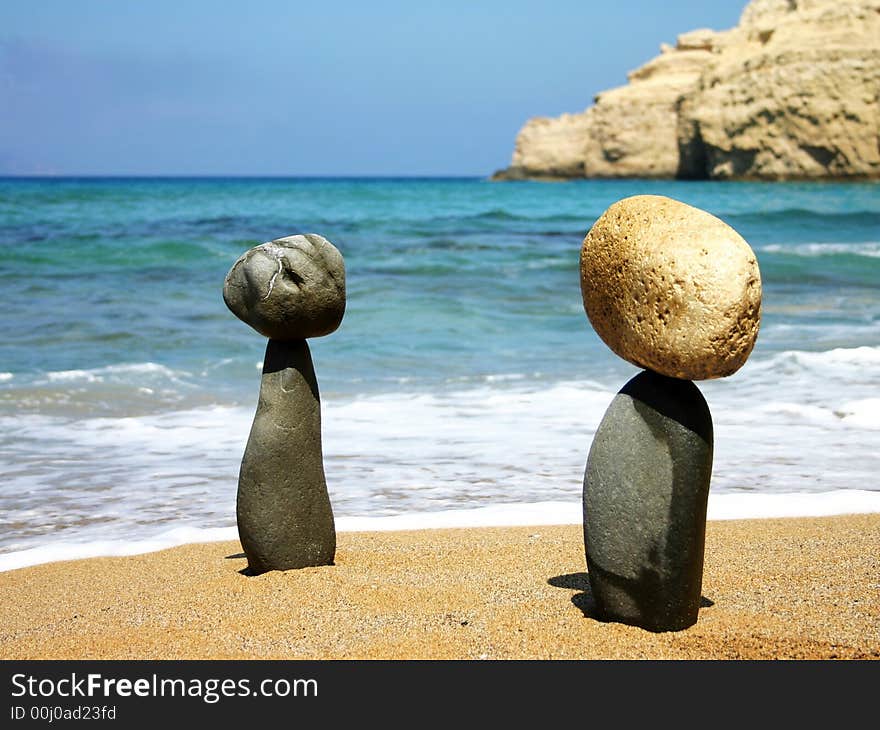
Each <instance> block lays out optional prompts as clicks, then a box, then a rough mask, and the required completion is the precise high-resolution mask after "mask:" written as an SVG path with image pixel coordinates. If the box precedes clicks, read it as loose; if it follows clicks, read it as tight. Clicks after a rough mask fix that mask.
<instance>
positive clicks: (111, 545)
mask: <svg viewBox="0 0 880 730" xmlns="http://www.w3.org/2000/svg"><path fill="white" fill-rule="evenodd" d="M875 512H880V491H877V492H874V491H867V490H847V489H841V490H835V491H831V492H821V493H786V494H782V493H780V494H767V493H758V492H736V493H732V492H725V493H719V494H712V493H710V495H709V507H708V515H707V516H708V519H709V520H713V521H715V520H719V521H720V520H747V519H772V518H798V517H801V518H803V517H829V516H833V515H845V514H869V513H875ZM581 519H582V515H581V505H580V502H536V503H520V504H500V505H492V506H488V507H477V508H473V509H461V510H443V511H438V512H418V513H407V514H401V515H390V516H379V517H358V516H351V517H347V516H340V517H337V518H336V529H337V531H338V532H393V531H405V530H429V529H451V528H468V527H470V528H473V527H477V528H479V527H523V526H532V525H535V526H539V525H575V524H579V523H580V522H581ZM237 539H238V532H237V529H236V528H235V527H234V526H231V527H216V528H199V527H190V526H184V527H176V528H172V529H170V530H167V531H165V532H162V533H160V534H158V535H156V536H155V537H151V538H147V539H142V540H136V541H123V540H102V541H94V540H93V541H90V542H82V543H77V542H57V543H51V544H48V545H42V546H40V547H36V548H30V549H27V550H20V551H16V552H10V553H5V554H2V555H0V572H4V571H9V570H15V569H17V568H25V567H29V566H33V565H41V564H44V563H52V562H59V561H65V560H79V559H83V558H95V557H112V556H124V555H141V554H145V553H151V552H156V551H158V550H164V549H166V548H171V547H177V546H181V545H190V544H197V543H210V542H223V541H229V540H237Z"/></svg>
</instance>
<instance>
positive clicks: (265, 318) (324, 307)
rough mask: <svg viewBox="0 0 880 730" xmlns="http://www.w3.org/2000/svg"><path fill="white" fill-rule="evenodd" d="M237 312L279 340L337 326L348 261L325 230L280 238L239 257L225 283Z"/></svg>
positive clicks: (225, 291) (229, 303)
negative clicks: (322, 232)
mask: <svg viewBox="0 0 880 730" xmlns="http://www.w3.org/2000/svg"><path fill="white" fill-rule="evenodd" d="M223 300H224V301H225V302H226V306H228V307H229V309H230V310H232V313H233V314H235V316H236V317H238V318H239V319H241V320H242V321H243V322H246V323H247V324H249V325H250V326H251V327H253V328H254V329H255V330H257V332H259V333H260V334H262V335H265V336H266V337H270V338H272V339H276V340H302V339H305V338H306V337H320V336H322V335H327V334H330V333H331V332H333V331H334V330H335V329H336V328H337V327H339V323H340V322H341V321H342V316H343V314H345V262H344V261H343V259H342V254H340V253H339V251H338V250H337V249H336V247H335V246H333V244H332V243H330V242H329V241H328V240H327V239H326V238H324V237H323V236H319V235H317V234H314V233H307V234H305V235H298V236H288V237H286V238H278V239H276V240H274V241H269V242H268V243H263V244H260V245H259V246H254V248H252V249H250V250H249V251H247V252H246V253H245V254H244V255H243V256H242V257H241V258H240V259H238V261H236V262H235V263H234V264H233V266H232V268H231V269H230V270H229V273H228V274H227V275H226V281H225V283H224V285H223Z"/></svg>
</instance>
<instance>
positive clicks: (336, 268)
mask: <svg viewBox="0 0 880 730" xmlns="http://www.w3.org/2000/svg"><path fill="white" fill-rule="evenodd" d="M223 298H224V300H225V302H226V304H227V305H228V306H229V308H230V310H232V312H233V313H234V314H235V315H236V316H237V317H239V318H240V319H241V320H243V321H244V322H246V323H247V324H249V325H251V326H252V327H253V328H254V329H256V330H257V331H258V332H260V333H261V334H263V335H266V336H268V337H269V338H270V339H269V343H268V345H267V346H266V355H265V358H264V360H263V374H262V379H261V382H260V396H259V402H258V404H257V411H256V414H255V416H254V422H253V425H252V426H251V432H250V436H249V438H248V442H247V446H246V448H245V452H244V458H243V459H242V463H241V471H240V472H239V480H238V498H237V506H236V517H237V522H238V533H239V538H240V540H241V545H242V548H243V549H244V552H245V555H246V556H247V559H248V567H249V568H250V570H251V572H252V573H255V574H256V573H264V572H266V571H269V570H289V569H292V568H304V567H307V566H315V565H330V564H332V563H333V559H334V557H335V553H336V530H335V525H334V521H333V510H332V508H331V505H330V497H329V495H328V492H327V484H326V480H325V476H324V460H323V453H322V448H321V401H320V396H319V393H318V381H317V379H316V377H315V371H314V368H313V365H312V358H311V354H310V352H309V346H308V344H307V343H306V339H305V338H307V337H318V336H321V335H326V334H329V333H330V332H333V331H334V330H335V329H336V328H337V327H338V326H339V324H340V322H341V321H342V316H343V314H344V312H345V265H344V262H343V259H342V255H341V254H340V253H339V251H338V250H337V249H336V248H335V247H334V246H333V245H332V244H331V243H330V242H329V241H327V240H326V239H325V238H323V237H321V236H318V235H315V234H306V235H301V236H289V237H287V238H280V239H276V240H275V241H270V242H268V243H264V244H261V245H259V246H255V247H254V248H252V249H251V250H249V251H248V252H246V253H245V254H244V255H243V256H242V257H241V258H239V260H238V261H236V262H235V264H234V265H233V266H232V268H231V269H230V271H229V273H228V274H227V276H226V282H225V284H224V287H223Z"/></svg>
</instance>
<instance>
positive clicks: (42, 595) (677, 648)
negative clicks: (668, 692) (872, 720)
mask: <svg viewBox="0 0 880 730" xmlns="http://www.w3.org/2000/svg"><path fill="white" fill-rule="evenodd" d="M878 556H880V514H865V515H848V516H840V517H824V518H807V519H763V520H742V521H729V522H727V521H717V522H710V523H709V524H708V529H707V540H706V564H705V571H704V578H703V596H704V601H703V608H701V610H700V617H699V621H698V622H697V624H696V625H694V626H693V627H691V628H689V629H687V630H685V631H682V632H677V633H667V634H653V633H649V632H646V631H643V630H641V629H639V628H634V627H630V626H623V625H619V624H611V623H603V622H600V621H597V620H595V619H594V618H592V617H591V613H592V599H591V597H590V590H589V584H588V579H587V575H586V572H585V566H584V558H583V543H582V537H581V530H580V527H579V526H576V525H564V526H554V527H546V526H541V527H533V528H529V527H509V528H482V529H477V528H469V529H448V530H418V531H410V532H372V533H365V532H361V533H341V534H340V535H339V547H338V552H337V559H336V565H333V566H328V567H321V568H309V569H304V570H298V571H289V572H285V573H279V572H272V573H267V574H264V575H261V576H256V577H252V576H247V575H243V574H242V573H241V572H240V571H242V570H243V569H244V568H245V567H246V560H245V559H244V557H243V556H242V555H241V552H240V546H239V545H238V543H237V542H219V543H207V544H199V545H186V546H182V547H177V548H171V549H168V550H164V551H161V552H156V553H149V554H145V555H138V556H132V557H114V558H94V559H88V560H78V561H70V562H59V563H50V564H46V565H38V566H34V567H30V568H23V569H20V570H13V571H9V572H5V573H2V574H0V595H2V602H0V625H2V626H3V629H2V637H0V657H2V658H4V659H342V658H346V659H606V658H607V659H642V658H650V659H776V658H792V659H832V658H841V659H843V658H852V659H871V658H872V659H876V658H880V570H878V568H880V557H878Z"/></svg>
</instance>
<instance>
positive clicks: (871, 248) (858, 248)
mask: <svg viewBox="0 0 880 730" xmlns="http://www.w3.org/2000/svg"><path fill="white" fill-rule="evenodd" d="M758 251H766V252H767V253H784V254H789V255H793V256H805V257H809V258H815V257H818V256H833V255H837V254H852V255H854V256H867V257H869V258H880V242H878V241H867V242H860V243H798V244H794V245H792V244H779V243H770V244H767V245H765V246H759V247H758Z"/></svg>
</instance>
